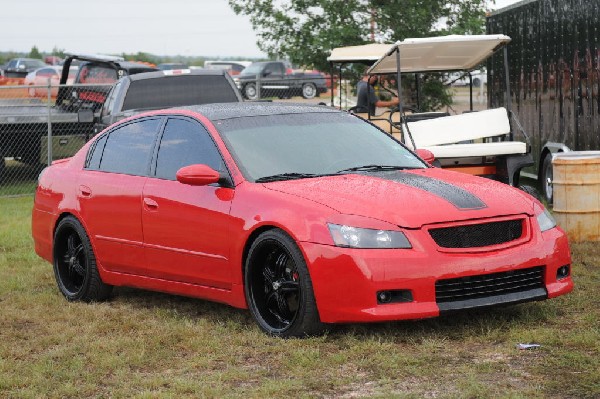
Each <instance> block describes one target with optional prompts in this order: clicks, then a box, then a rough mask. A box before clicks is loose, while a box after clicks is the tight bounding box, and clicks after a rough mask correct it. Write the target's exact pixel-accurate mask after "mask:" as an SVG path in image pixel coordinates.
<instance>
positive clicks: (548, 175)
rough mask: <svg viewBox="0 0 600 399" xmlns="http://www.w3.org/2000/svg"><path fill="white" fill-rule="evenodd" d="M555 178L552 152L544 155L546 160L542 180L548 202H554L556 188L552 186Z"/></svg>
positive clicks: (543, 164) (543, 163) (543, 190)
mask: <svg viewBox="0 0 600 399" xmlns="http://www.w3.org/2000/svg"><path fill="white" fill-rule="evenodd" d="M553 179H554V172H553V171H552V154H546V156H545V157H544V162H542V173H541V182H542V193H543V195H544V198H545V199H546V202H548V204H552V200H553V197H554V189H553V187H552V181H553Z"/></svg>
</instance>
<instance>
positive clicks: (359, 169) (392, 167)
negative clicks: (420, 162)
mask: <svg viewBox="0 0 600 399" xmlns="http://www.w3.org/2000/svg"><path fill="white" fill-rule="evenodd" d="M403 169H416V168H415V167H412V166H398V165H363V166H355V167H353V168H347V169H342V170H338V171H337V172H336V173H337V174H342V173H347V172H376V171H380V170H403Z"/></svg>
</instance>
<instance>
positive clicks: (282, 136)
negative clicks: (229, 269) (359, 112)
mask: <svg viewBox="0 0 600 399" xmlns="http://www.w3.org/2000/svg"><path fill="white" fill-rule="evenodd" d="M215 125H216V127H217V129H219V131H220V133H221V136H222V137H223V139H224V141H225V143H226V145H227V147H228V149H229V151H230V152H231V154H232V156H233V157H234V159H235V160H236V162H237V164H238V166H239V168H240V170H241V171H242V173H243V174H244V176H245V177H246V179H248V180H250V181H257V180H259V181H267V180H268V179H267V178H270V177H273V176H279V177H281V178H280V179H278V180H285V179H292V178H306V177H314V176H322V175H332V174H345V173H354V172H355V171H361V172H362V173H368V171H374V170H381V169H388V170H389V169H415V168H418V169H421V168H425V167H427V166H426V165H425V164H424V163H423V162H422V161H421V160H419V159H418V158H417V157H416V156H415V155H413V154H412V153H411V152H410V151H409V150H407V149H406V148H405V147H404V146H402V145H401V144H400V143H398V142H397V141H395V140H394V139H392V137H391V136H389V135H387V134H385V133H383V132H382V131H380V130H379V129H377V128H375V127H374V126H372V125H370V124H368V123H366V122H364V121H362V120H361V119H359V118H357V117H355V116H352V115H349V114H346V113H342V112H339V113H337V112H336V113H304V114H285V115H268V116H252V117H241V118H233V119H228V120H223V121H218V122H217V123H216V124H215ZM378 167H380V169H378Z"/></svg>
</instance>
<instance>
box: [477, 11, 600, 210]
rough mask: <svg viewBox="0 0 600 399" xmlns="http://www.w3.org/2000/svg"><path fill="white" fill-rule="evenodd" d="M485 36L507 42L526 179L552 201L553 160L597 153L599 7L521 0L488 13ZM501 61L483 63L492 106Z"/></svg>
mask: <svg viewBox="0 0 600 399" xmlns="http://www.w3.org/2000/svg"><path fill="white" fill-rule="evenodd" d="M486 26H487V33H489V34H505V35H509V36H510V37H511V38H512V39H513V40H512V43H511V45H510V46H509V48H508V56H509V58H510V60H511V63H510V65H509V72H510V78H511V79H510V89H511V90H510V92H511V94H512V98H511V99H509V100H510V101H511V102H512V104H513V108H514V112H515V114H517V115H518V116H519V119H520V120H521V121H523V126H524V127H525V128H526V129H527V131H528V132H529V133H530V137H531V147H532V151H531V152H532V155H533V158H534V165H533V166H532V167H529V168H527V169H526V171H525V172H526V173H524V174H525V175H526V176H529V177H532V178H536V179H538V180H539V182H540V186H541V189H542V190H541V191H542V192H543V195H544V197H545V199H546V200H547V201H548V202H552V196H553V190H552V179H553V171H552V157H553V155H554V154H557V153H560V152H566V151H592V150H599V149H600V97H599V93H600V29H599V28H598V27H599V26H600V6H599V3H598V0H527V1H521V2H519V3H516V4H514V5H512V6H509V7H505V8H502V9H500V10H497V11H494V12H492V13H491V15H489V16H488V18H487V21H486ZM503 68H504V66H503V65H502V59H501V58H500V57H497V56H493V57H492V58H491V59H490V61H489V62H488V82H489V87H488V96H489V102H490V104H491V105H492V106H495V107H497V106H506V105H505V104H507V98H506V97H505V96H501V95H498V94H499V90H498V88H499V87H502V86H504V81H503V80H502V79H501V76H499V75H498V72H499V71H501V70H502V69H503Z"/></svg>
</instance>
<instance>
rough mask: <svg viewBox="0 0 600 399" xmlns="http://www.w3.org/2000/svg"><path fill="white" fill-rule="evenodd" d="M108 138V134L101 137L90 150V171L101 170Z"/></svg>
mask: <svg viewBox="0 0 600 399" xmlns="http://www.w3.org/2000/svg"><path fill="white" fill-rule="evenodd" d="M107 138H108V134H105V135H104V136H102V137H100V138H99V139H98V140H96V142H95V143H94V144H93V145H92V148H91V149H90V154H89V155H88V161H87V165H86V167H87V168H88V169H98V168H100V160H101V159H102V151H103V150H104V144H106V139H107Z"/></svg>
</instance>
